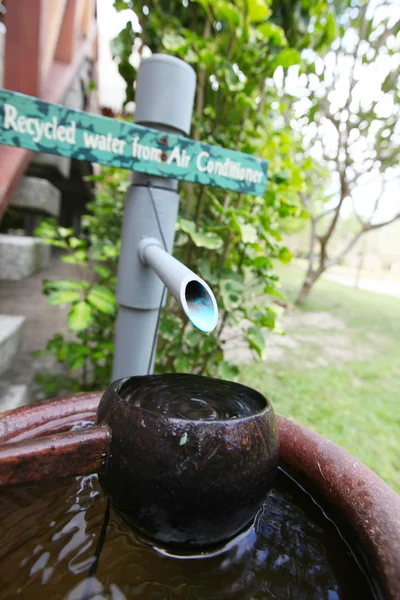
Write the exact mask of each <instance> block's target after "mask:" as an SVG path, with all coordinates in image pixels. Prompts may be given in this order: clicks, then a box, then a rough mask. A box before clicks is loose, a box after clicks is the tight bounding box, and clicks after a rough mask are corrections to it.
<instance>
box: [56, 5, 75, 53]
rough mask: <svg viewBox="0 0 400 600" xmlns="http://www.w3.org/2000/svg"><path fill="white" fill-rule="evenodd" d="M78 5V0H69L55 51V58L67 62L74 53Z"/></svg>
mask: <svg viewBox="0 0 400 600" xmlns="http://www.w3.org/2000/svg"><path fill="white" fill-rule="evenodd" d="M76 7H77V0H67V5H66V7H65V13H64V18H63V21H62V23H61V29H60V34H59V37H58V42H57V46H56V51H55V53H54V58H55V59H56V60H61V61H62V62H66V63H69V62H71V60H72V57H73V55H74V46H75V38H76V34H77V23H76V14H77V11H76Z"/></svg>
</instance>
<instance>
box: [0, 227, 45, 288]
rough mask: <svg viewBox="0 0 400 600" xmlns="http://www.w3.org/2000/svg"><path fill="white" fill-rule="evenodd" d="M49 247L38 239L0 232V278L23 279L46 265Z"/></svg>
mask: <svg viewBox="0 0 400 600" xmlns="http://www.w3.org/2000/svg"><path fill="white" fill-rule="evenodd" d="M50 256H51V247H50V246H49V245H48V244H45V243H43V242H42V241H41V240H40V239H38V238H34V237H28V236H19V235H8V234H4V233H3V234H0V280H1V279H12V280H18V279H23V278H24V277H28V276H29V275H32V273H36V272H37V271H40V270H41V269H44V268H45V267H47V265H48V264H49V262H50Z"/></svg>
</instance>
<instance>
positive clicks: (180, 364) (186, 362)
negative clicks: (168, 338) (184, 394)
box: [174, 356, 192, 373]
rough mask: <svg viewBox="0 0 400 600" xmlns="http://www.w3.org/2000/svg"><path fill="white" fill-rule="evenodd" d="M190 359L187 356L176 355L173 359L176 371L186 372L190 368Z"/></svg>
mask: <svg viewBox="0 0 400 600" xmlns="http://www.w3.org/2000/svg"><path fill="white" fill-rule="evenodd" d="M191 366H192V364H191V360H190V358H189V357H188V356H178V358H176V359H175V360H174V367H175V371H176V372H177V373H188V372H189V371H190V370H191Z"/></svg>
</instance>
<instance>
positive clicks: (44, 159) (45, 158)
mask: <svg viewBox="0 0 400 600" xmlns="http://www.w3.org/2000/svg"><path fill="white" fill-rule="evenodd" d="M31 165H35V166H38V167H40V171H42V169H43V171H44V172H45V171H47V169H51V170H54V171H57V173H59V174H60V175H61V176H62V177H64V178H65V179H68V178H69V175H70V172H71V159H70V158H68V156H58V155H57V154H48V153H47V152H39V153H35V155H34V158H33V160H32V163H31Z"/></svg>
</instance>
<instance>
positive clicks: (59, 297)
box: [47, 290, 81, 306]
mask: <svg viewBox="0 0 400 600" xmlns="http://www.w3.org/2000/svg"><path fill="white" fill-rule="evenodd" d="M80 299H81V295H80V293H79V292H78V291H76V290H59V291H57V292H53V293H51V294H50V295H49V296H48V298H47V301H48V303H49V304H51V305H53V306H58V305H59V304H71V303H73V302H77V301H78V300H80Z"/></svg>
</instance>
